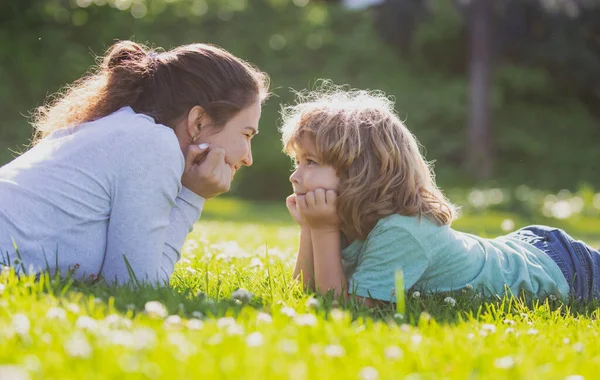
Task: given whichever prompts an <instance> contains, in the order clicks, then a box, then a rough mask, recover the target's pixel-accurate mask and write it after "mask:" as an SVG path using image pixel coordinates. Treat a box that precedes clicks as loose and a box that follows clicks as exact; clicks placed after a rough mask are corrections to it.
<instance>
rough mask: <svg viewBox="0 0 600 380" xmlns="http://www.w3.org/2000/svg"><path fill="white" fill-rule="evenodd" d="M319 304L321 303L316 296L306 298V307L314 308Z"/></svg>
mask: <svg viewBox="0 0 600 380" xmlns="http://www.w3.org/2000/svg"><path fill="white" fill-rule="evenodd" d="M320 305H321V303H320V302H319V300H318V299H316V298H313V297H311V298H309V299H307V300H306V307H308V308H312V309H316V308H318V307H319V306H320Z"/></svg>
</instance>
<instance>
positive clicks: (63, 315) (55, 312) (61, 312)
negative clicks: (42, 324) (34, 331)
mask: <svg viewBox="0 0 600 380" xmlns="http://www.w3.org/2000/svg"><path fill="white" fill-rule="evenodd" d="M46 318H48V319H60V320H64V319H67V312H66V311H65V309H63V308H62V307H55V306H53V307H51V308H50V309H48V311H47V312H46Z"/></svg>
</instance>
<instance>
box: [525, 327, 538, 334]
mask: <svg viewBox="0 0 600 380" xmlns="http://www.w3.org/2000/svg"><path fill="white" fill-rule="evenodd" d="M527 334H528V335H537V334H538V331H537V330H536V329H534V328H531V329H529V330H527Z"/></svg>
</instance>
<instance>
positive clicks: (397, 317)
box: [394, 313, 404, 320]
mask: <svg viewBox="0 0 600 380" xmlns="http://www.w3.org/2000/svg"><path fill="white" fill-rule="evenodd" d="M394 319H398V320H402V319H404V315H403V314H400V313H396V314H394Z"/></svg>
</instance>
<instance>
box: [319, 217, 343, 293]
mask: <svg viewBox="0 0 600 380" xmlns="http://www.w3.org/2000/svg"><path fill="white" fill-rule="evenodd" d="M311 238H312V249H313V255H314V268H315V286H316V290H317V291H318V292H319V293H321V294H326V293H327V292H329V291H331V290H333V292H334V295H335V296H336V297H338V296H340V295H343V296H344V297H345V296H346V295H347V294H348V282H347V281H346V275H345V274H344V268H343V266H342V254H341V246H340V230H339V228H335V229H327V228H326V229H320V228H315V229H311Z"/></svg>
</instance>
